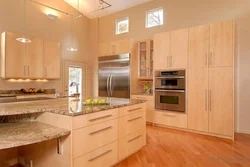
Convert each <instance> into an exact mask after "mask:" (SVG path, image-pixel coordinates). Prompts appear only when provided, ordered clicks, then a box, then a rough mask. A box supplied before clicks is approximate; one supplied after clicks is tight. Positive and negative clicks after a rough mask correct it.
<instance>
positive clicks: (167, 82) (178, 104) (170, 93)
mask: <svg viewBox="0 0 250 167" xmlns="http://www.w3.org/2000/svg"><path fill="white" fill-rule="evenodd" d="M185 75H186V71H185V70H179V71H156V72H155V108H156V109H159V110H168V111H178V112H185V104H186V99H185V95H186V94H185V85H186V84H185V83H186V80H185Z"/></svg>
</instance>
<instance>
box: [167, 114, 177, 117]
mask: <svg viewBox="0 0 250 167" xmlns="http://www.w3.org/2000/svg"><path fill="white" fill-rule="evenodd" d="M164 116H166V117H176V116H175V115H166V114H164Z"/></svg>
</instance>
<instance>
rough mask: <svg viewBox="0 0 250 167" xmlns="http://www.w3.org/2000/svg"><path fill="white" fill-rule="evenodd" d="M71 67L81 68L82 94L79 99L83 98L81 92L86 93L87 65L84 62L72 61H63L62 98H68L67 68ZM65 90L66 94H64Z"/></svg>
mask: <svg viewBox="0 0 250 167" xmlns="http://www.w3.org/2000/svg"><path fill="white" fill-rule="evenodd" d="M69 65H72V66H76V67H82V94H81V95H80V97H83V94H84V93H83V92H85V93H86V90H87V64H86V63H85V62H76V61H72V60H63V81H62V82H63V88H62V89H63V90H62V94H63V95H64V96H68V90H69V88H68V81H69V78H68V66H69ZM66 89H67V92H66Z"/></svg>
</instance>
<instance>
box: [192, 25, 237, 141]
mask: <svg viewBox="0 0 250 167" xmlns="http://www.w3.org/2000/svg"><path fill="white" fill-rule="evenodd" d="M234 26H235V23H234V21H224V22H220V23H215V24H210V25H203V26H198V27H193V28H190V29H189V61H188V65H189V70H188V90H189V91H188V128H189V129H191V130H198V131H202V132H208V133H211V134H215V135H222V136H227V137H233V133H234V125H233V122H234V121H233V120H234V118H233V117H234V113H233V111H234V110H233V107H234V106H233V104H234V93H233V91H234V89H233V86H234V84H233V83H234V79H233V77H234V65H233V59H234V30H235V29H234Z"/></svg>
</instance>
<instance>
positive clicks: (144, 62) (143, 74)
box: [137, 40, 154, 80]
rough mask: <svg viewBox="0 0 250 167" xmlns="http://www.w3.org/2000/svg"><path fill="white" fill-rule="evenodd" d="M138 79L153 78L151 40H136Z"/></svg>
mask: <svg viewBox="0 0 250 167" xmlns="http://www.w3.org/2000/svg"><path fill="white" fill-rule="evenodd" d="M137 47H138V48H137V51H138V62H139V79H150V80H151V79H153V52H154V51H153V41H152V40H146V41H140V42H138V46H137Z"/></svg>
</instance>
